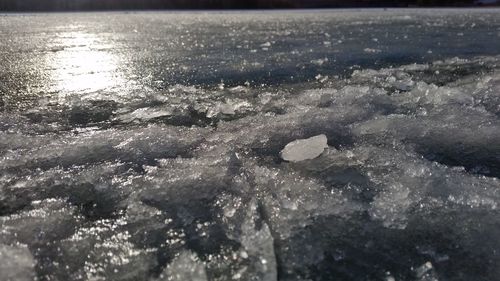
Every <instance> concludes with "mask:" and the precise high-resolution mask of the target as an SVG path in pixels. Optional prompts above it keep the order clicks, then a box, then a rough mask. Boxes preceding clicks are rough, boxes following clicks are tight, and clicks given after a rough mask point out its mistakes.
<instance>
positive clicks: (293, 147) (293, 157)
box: [280, 135, 328, 162]
mask: <svg viewBox="0 0 500 281" xmlns="http://www.w3.org/2000/svg"><path fill="white" fill-rule="evenodd" d="M327 141H328V139H327V138H326V136H325V135H318V136H314V137H310V138H308V139H300V140H294V141H293V142H291V143H289V144H287V145H286V146H285V148H283V150H281V152H280V155H281V158H283V160H286V161H290V162H300V161H304V160H309V159H314V158H316V157H318V156H319V155H321V153H323V151H324V150H325V148H327V147H328V144H327Z"/></svg>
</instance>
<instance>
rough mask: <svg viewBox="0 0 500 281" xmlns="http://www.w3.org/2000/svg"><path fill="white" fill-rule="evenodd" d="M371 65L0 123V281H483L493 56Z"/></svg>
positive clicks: (499, 154)
mask: <svg viewBox="0 0 500 281" xmlns="http://www.w3.org/2000/svg"><path fill="white" fill-rule="evenodd" d="M454 13H455V12H454ZM456 13H457V14H460V15H461V13H462V12H456ZM299 15H300V13H297V15H295V16H296V17H298V16H299ZM23 16H24V15H23ZM469 19H470V18H469ZM2 20H4V19H2V18H0V21H2ZM399 20H400V21H405V22H406V21H410V24H411V25H414V22H413V19H412V17H410V18H407V17H401V19H399ZM478 21H479V19H478ZM348 22H349V23H350V24H351V25H353V26H354V27H352V26H351V27H350V28H354V29H357V28H358V26H359V25H360V24H361V23H359V22H357V21H355V20H354V19H351V20H350V21H348ZM422 22H426V23H429V22H427V21H422ZM422 22H420V23H422ZM24 23H25V21H23V24H24ZM286 23H287V24H292V23H293V21H292V23H289V22H283V23H281V22H280V23H279V24H286ZM430 23H432V24H433V26H427V28H429V29H432V30H434V29H436V28H437V27H438V26H439V24H444V23H443V22H441V21H437V20H434V21H431V22H430ZM430 23H429V24H430ZM276 24H277V23H276ZM468 24H472V23H471V22H469V23H468ZM483 24H484V22H483ZM23 26H24V25H23ZM306 26H307V27H308V28H309V27H310V26H309V25H306ZM323 26H324V25H318V26H312V27H311V28H316V29H315V30H317V29H319V28H323ZM364 26H365V27H366V25H364ZM368 26H371V25H368ZM424 26H425V25H424ZM2 27H3V25H0V28H2ZM74 28H77V27H74ZM374 29H376V27H373V29H371V30H368V31H367V32H373V30H374ZM248 32H251V30H248ZM269 32H275V33H277V32H282V30H281V29H276V28H275V26H274V25H273V26H272V28H270V29H269V30H267V31H266V32H264V33H266V34H267V33H269ZM290 32H291V33H293V32H295V31H294V29H290ZM495 32H496V31H495ZM245 34H246V33H245ZM494 34H496V33H494ZM494 34H490V35H488V36H496V35H494ZM316 35H317V36H319V37H321V42H320V43H321V44H320V46H321V47H323V46H324V44H323V43H322V42H323V41H324V37H328V36H331V38H330V37H328V38H329V39H328V41H330V42H332V43H331V46H332V47H333V46H334V45H335V44H340V43H338V42H339V41H341V40H344V41H345V42H350V41H349V40H350V39H349V37H346V38H343V39H342V38H334V37H335V35H334V34H333V33H331V35H330V34H329V35H328V36H326V35H325V34H324V32H323V33H316ZM316 35H315V36H316ZM186 36H187V35H186ZM276 36H278V34H276ZM388 36H389V35H388ZM381 40H383V38H382V36H379V42H380V41H381ZM401 40H403V37H401ZM242 41H243V40H242ZM368 41H369V43H370V44H372V43H373V42H374V41H372V40H371V39H369V40H368ZM266 42H269V45H270V46H269V47H265V48H269V52H272V51H274V50H276V49H279V48H280V46H281V45H280V44H281V43H282V42H281V41H276V43H274V40H272V39H269V40H268V39H265V40H259V41H258V42H257V41H256V42H254V43H253V45H252V43H251V42H248V43H246V44H248V45H249V48H256V49H259V52H260V48H259V47H260V44H263V43H264V44H266V45H268V44H267V43H266ZM0 44H1V42H0ZM356 44H358V43H357V42H356ZM373 44H374V43H373ZM365 45H366V44H365ZM286 46H290V44H286ZM398 46H399V45H398ZM366 47H369V46H366ZM243 48H244V46H243ZM311 48H312V47H311ZM495 48H497V49H498V44H496V45H495ZM308 49H309V47H308V48H307V50H308ZM307 50H306V51H304V50H298V51H297V52H298V53H297V54H296V55H297V56H300V55H304V53H301V51H303V52H306V53H307V54H309V52H308V51H307ZM362 50H363V49H361V50H360V51H361V52H362ZM384 52H386V50H385V49H382V52H381V53H380V54H384ZM51 53H52V52H51ZM362 53H364V52H362ZM21 54H24V53H21ZM378 54H379V53H369V54H367V55H369V56H376V55H378ZM0 55H1V54H0ZM288 56H289V54H282V55H281V56H277V57H275V58H276V59H280V60H286V58H287V57H288ZM304 56H306V55H304ZM322 58H324V56H319V57H317V58H316V59H322ZM193 59H194V57H193ZM304 59H305V63H306V64H305V65H304V67H307V66H309V65H310V58H309V57H307V56H306V57H305V58H304ZM333 61H334V58H333V57H331V59H329V60H328V61H324V62H323V65H322V67H326V66H328V65H329V64H330V63H332V62H333ZM249 63H250V62H249ZM3 66H4V65H2V67H3ZM314 67H320V66H317V65H314ZM372 68H373V69H369V68H367V67H354V68H353V71H352V73H349V75H347V76H345V77H335V75H329V76H328V79H327V80H325V81H323V82H321V81H316V80H313V81H312V82H307V83H306V82H303V83H301V84H300V85H298V84H295V85H294V86H293V87H288V86H289V85H279V86H268V87H260V86H257V87H256V86H255V85H253V86H252V85H250V86H249V85H245V84H243V83H242V85H240V86H238V87H231V86H225V85H220V87H219V86H217V87H208V88H204V87H195V86H182V85H174V86H170V87H166V89H164V90H158V91H156V92H155V93H154V94H152V93H150V92H148V91H146V90H144V91H139V90H138V91H133V92H132V93H127V95H125V96H123V95H122V94H116V93H109V92H106V93H100V92H96V93H92V94H82V93H78V94H74V95H72V94H71V93H67V96H65V95H63V93H59V94H52V93H51V94H47V95H46V96H42V97H40V101H39V102H38V103H36V104H35V105H33V107H32V108H30V109H29V110H21V109H19V110H5V111H2V112H1V113H0V280H2V281H3V280H9V279H11V280H32V279H33V278H36V279H38V280H130V281H133V280H152V281H160V280H200V281H204V280H214V281H215V280H217V281H218V280H266V281H273V280H278V279H279V280H492V281H493V280H498V278H499V276H500V255H499V252H500V239H498V237H500V179H499V178H500V121H499V117H500V58H499V57H495V56H482V57H476V58H469V59H458V58H454V59H443V60H440V61H435V62H432V63H421V64H409V65H402V66H393V67H389V68H383V67H378V66H376V65H374V66H373V67H372ZM313 77H314V76H313ZM219 81H220V80H219ZM219 81H217V83H219ZM0 88H1V86H0ZM2 89H3V88H1V89H0V90H2ZM315 136H316V137H315ZM311 137H315V138H313V139H312V140H311V139H310V138H311ZM297 140H301V141H299V142H296V141H297ZM326 140H328V147H327V146H326ZM290 143H292V144H293V145H291V148H290V146H287V145H288V144H290ZM301 144H305V146H302V145H301ZM285 147H288V149H285V150H287V151H285V152H286V153H282V154H281V156H284V155H291V156H293V157H292V158H288V156H286V158H288V159H289V160H298V159H300V160H303V161H297V162H296V161H283V160H282V158H281V156H280V152H281V151H282V150H283V148H285ZM312 152H314V153H312ZM299 156H300V157H299ZM306 156H307V157H306ZM306 158H309V159H307V160H306Z"/></svg>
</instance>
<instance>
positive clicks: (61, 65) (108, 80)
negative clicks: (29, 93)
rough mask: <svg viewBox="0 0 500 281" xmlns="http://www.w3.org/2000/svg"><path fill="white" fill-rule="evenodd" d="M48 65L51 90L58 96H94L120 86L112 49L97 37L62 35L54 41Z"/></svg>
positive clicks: (67, 33) (120, 78)
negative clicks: (87, 94) (95, 93)
mask: <svg viewBox="0 0 500 281" xmlns="http://www.w3.org/2000/svg"><path fill="white" fill-rule="evenodd" d="M54 43H55V44H54V46H53V48H52V51H53V52H54V55H53V56H50V59H49V64H50V65H51V67H52V73H51V78H52V79H53V81H54V87H55V89H54V91H56V92H59V93H61V94H74V93H94V92H97V91H101V90H111V89H113V88H115V87H117V86H120V85H122V84H123V77H122V76H121V74H120V71H118V68H119V63H120V62H119V58H118V57H117V56H116V55H115V54H114V53H112V52H110V51H109V50H110V49H112V48H113V46H112V45H111V44H110V43H108V42H106V40H105V38H100V37H99V36H98V35H97V34H91V33H84V32H66V33H62V34H61V35H60V36H59V37H58V38H57V39H56V42H54Z"/></svg>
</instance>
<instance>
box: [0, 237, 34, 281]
mask: <svg viewBox="0 0 500 281" xmlns="http://www.w3.org/2000/svg"><path fill="white" fill-rule="evenodd" d="M0 260H1V261H2V262H1V263H0V279H2V280H5V281H17V280H19V281H30V280H34V279H35V271H34V267H35V260H34V259H33V256H32V255H31V253H30V251H29V249H28V248H27V247H25V246H24V247H23V246H8V245H3V244H0Z"/></svg>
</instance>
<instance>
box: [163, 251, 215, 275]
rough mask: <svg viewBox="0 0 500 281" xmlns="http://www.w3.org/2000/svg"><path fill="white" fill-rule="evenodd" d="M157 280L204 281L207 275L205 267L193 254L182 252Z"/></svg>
mask: <svg viewBox="0 0 500 281" xmlns="http://www.w3.org/2000/svg"><path fill="white" fill-rule="evenodd" d="M158 280H165V281H167V280H168V281H183V280H192V281H206V280H208V279H207V273H206V272H205V266H204V265H203V263H202V262H200V261H199V260H198V258H197V257H196V255H195V254H193V253H190V252H182V253H180V254H179V256H178V257H177V258H175V259H174V260H173V261H172V263H170V264H169V265H168V267H167V269H166V272H164V273H162V274H161V275H160V278H159V279H158Z"/></svg>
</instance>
